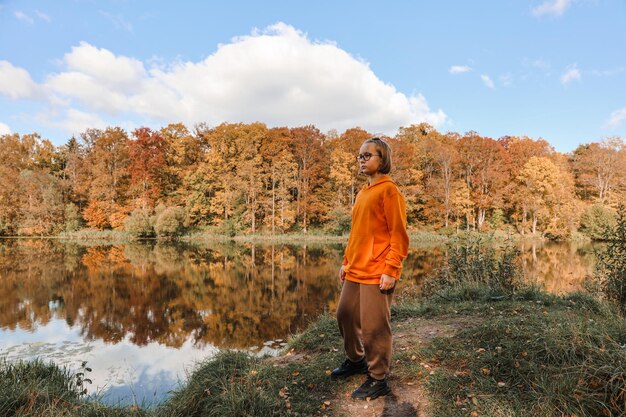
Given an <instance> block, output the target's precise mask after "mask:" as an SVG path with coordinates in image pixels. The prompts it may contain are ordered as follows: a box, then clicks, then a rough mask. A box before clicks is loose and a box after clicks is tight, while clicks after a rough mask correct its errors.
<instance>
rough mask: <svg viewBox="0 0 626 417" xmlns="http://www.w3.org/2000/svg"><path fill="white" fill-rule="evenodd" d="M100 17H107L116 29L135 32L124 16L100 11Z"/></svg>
mask: <svg viewBox="0 0 626 417" xmlns="http://www.w3.org/2000/svg"><path fill="white" fill-rule="evenodd" d="M99 13H100V15H102V16H104V17H106V18H107V19H109V20H110V21H111V23H113V26H115V28H116V29H123V30H125V31H126V32H132V31H133V25H132V23H130V22H129V21H128V20H126V19H125V18H124V16H122V15H113V14H111V13H108V12H105V11H102V10H100V11H99Z"/></svg>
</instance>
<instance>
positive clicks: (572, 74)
mask: <svg viewBox="0 0 626 417" xmlns="http://www.w3.org/2000/svg"><path fill="white" fill-rule="evenodd" d="M581 77H582V74H581V73H580V71H579V70H578V68H576V65H571V66H569V67H568V68H567V70H566V71H565V72H564V73H563V74H562V75H561V84H563V85H567V84H569V83H571V82H572V81H580V79H581Z"/></svg>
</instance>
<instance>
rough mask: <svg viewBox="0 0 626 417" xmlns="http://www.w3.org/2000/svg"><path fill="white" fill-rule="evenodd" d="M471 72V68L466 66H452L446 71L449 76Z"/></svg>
mask: <svg viewBox="0 0 626 417" xmlns="http://www.w3.org/2000/svg"><path fill="white" fill-rule="evenodd" d="M471 70H472V68H471V67H468V66H467V65H453V66H451V67H450V69H449V70H448V71H449V72H450V74H462V73H464V72H470V71H471Z"/></svg>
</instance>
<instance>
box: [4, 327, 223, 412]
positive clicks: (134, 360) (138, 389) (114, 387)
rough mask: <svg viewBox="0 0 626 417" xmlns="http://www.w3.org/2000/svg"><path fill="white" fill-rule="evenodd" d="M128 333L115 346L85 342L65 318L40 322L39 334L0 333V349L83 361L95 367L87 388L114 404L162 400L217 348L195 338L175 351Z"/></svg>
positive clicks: (72, 363)
mask: <svg viewBox="0 0 626 417" xmlns="http://www.w3.org/2000/svg"><path fill="white" fill-rule="evenodd" d="M130 337H131V335H127V336H126V338H125V339H124V340H123V341H122V342H120V343H114V344H110V343H104V342H102V341H100V340H96V341H89V342H86V341H85V340H84V339H82V337H81V335H80V331H79V330H78V329H77V328H70V327H69V326H68V325H67V324H66V323H65V321H64V320H60V319H53V320H50V322H49V323H47V324H46V325H42V326H38V327H37V330H36V331H35V332H28V331H24V330H21V329H16V330H14V331H6V330H2V331H0V348H1V351H2V352H4V353H5V355H7V359H8V360H11V361H16V360H32V359H35V358H40V359H42V360H44V361H49V360H52V361H54V362H55V363H57V364H59V365H65V366H67V367H69V368H70V369H72V370H73V371H77V370H78V368H79V367H80V362H81V361H83V360H85V361H87V366H88V367H90V368H91V369H92V371H91V372H90V373H89V374H88V375H87V377H88V378H90V379H91V380H92V381H93V384H92V385H87V386H86V388H87V389H89V392H90V393H99V394H106V395H107V396H108V399H107V398H105V400H108V401H110V402H111V403H117V402H118V401H117V400H118V398H119V397H122V398H121V399H122V400H123V401H127V402H132V399H133V397H137V400H138V401H139V402H140V403H141V400H142V396H145V397H146V399H147V400H150V398H152V396H153V393H154V392H155V390H156V391H157V397H158V398H162V397H163V396H165V395H166V394H167V392H168V391H169V390H171V389H172V388H174V387H175V386H176V384H177V383H178V382H180V381H181V380H184V379H186V375H187V374H188V371H189V370H190V369H191V367H193V366H194V365H195V363H196V362H198V361H200V360H203V359H205V358H208V357H211V356H213V355H215V354H216V352H217V351H218V350H217V348H215V347H214V346H212V345H207V346H206V347H204V348H202V349H199V348H196V347H194V342H193V340H191V338H189V339H187V340H186V341H185V342H184V343H183V344H182V346H181V347H180V348H179V349H174V348H169V347H166V346H164V345H161V344H159V343H149V344H147V345H145V346H137V345H134V344H132V343H131V342H130V341H129V340H130Z"/></svg>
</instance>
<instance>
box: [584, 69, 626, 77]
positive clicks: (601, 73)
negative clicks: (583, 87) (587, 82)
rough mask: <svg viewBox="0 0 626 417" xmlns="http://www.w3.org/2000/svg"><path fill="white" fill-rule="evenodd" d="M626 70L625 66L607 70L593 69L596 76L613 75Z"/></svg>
mask: <svg viewBox="0 0 626 417" xmlns="http://www.w3.org/2000/svg"><path fill="white" fill-rule="evenodd" d="M624 70H626V68H625V67H617V68H610V69H605V70H593V71H591V73H592V74H593V75H595V76H596V77H613V76H615V75H618V74H621V73H622V72H624Z"/></svg>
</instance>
